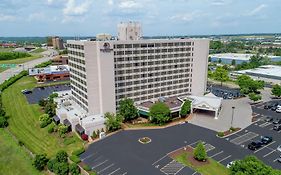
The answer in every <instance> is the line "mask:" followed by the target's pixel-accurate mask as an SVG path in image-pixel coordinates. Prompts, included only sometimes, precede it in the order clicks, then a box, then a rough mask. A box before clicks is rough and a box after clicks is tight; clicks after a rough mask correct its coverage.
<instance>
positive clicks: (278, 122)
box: [272, 118, 281, 124]
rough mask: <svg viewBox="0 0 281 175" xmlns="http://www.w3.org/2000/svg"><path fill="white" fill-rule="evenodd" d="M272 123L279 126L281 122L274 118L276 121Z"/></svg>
mask: <svg viewBox="0 0 281 175" xmlns="http://www.w3.org/2000/svg"><path fill="white" fill-rule="evenodd" d="M272 123H273V124H281V120H280V119H278V118H276V119H274V120H273V122H272Z"/></svg>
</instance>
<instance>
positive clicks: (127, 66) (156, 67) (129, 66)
mask: <svg viewBox="0 0 281 175" xmlns="http://www.w3.org/2000/svg"><path fill="white" fill-rule="evenodd" d="M172 61H173V60H171V62H169V61H168V64H167V65H164V66H155V67H144V66H154V65H155V63H154V62H153V61H152V62H142V63H141V64H139V63H134V65H133V64H132V63H128V64H117V65H116V64H115V65H114V67H115V69H123V68H130V69H131V70H132V72H134V73H138V72H146V71H154V70H157V71H158V70H169V69H173V68H175V69H177V68H184V67H186V68H189V67H191V66H192V64H189V63H185V64H183V63H181V64H174V65H170V64H172V63H173V62H172ZM137 67H142V68H137ZM132 68H135V69H132Z"/></svg>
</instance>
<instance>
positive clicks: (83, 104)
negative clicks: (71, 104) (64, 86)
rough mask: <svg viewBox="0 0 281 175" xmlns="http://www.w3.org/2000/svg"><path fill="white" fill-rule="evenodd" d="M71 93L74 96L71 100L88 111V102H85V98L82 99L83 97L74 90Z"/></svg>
mask: <svg viewBox="0 0 281 175" xmlns="http://www.w3.org/2000/svg"><path fill="white" fill-rule="evenodd" d="M72 95H73V96H74V97H75V98H73V100H74V101H75V102H76V103H77V104H78V105H79V106H80V107H82V108H83V109H84V110H85V111H87V112H88V108H87V106H88V102H87V101H86V100H84V99H83V98H81V97H80V96H79V95H78V94H77V93H76V92H74V91H72ZM77 99H79V100H80V101H82V103H81V102H80V101H79V100H77Z"/></svg>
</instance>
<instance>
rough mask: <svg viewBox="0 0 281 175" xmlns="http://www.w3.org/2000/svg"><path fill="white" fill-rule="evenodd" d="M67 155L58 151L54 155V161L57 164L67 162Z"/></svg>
mask: <svg viewBox="0 0 281 175" xmlns="http://www.w3.org/2000/svg"><path fill="white" fill-rule="evenodd" d="M67 157H68V155H67V153H66V152H65V151H63V150H62V151H59V152H58V153H57V154H56V159H57V161H58V162H67Z"/></svg>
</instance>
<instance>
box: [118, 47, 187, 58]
mask: <svg viewBox="0 0 281 175" xmlns="http://www.w3.org/2000/svg"><path fill="white" fill-rule="evenodd" d="M186 49H187V50H188V51H190V48H186ZM192 51H193V48H192ZM172 52H175V51H174V49H162V50H160V49H159V50H134V51H131V50H128V51H114V55H138V54H155V53H156V54H157V53H158V54H161V53H172ZM176 53H177V52H176ZM188 53H189V54H190V52H184V53H177V54H178V55H179V54H182V55H185V54H188ZM175 57H176V56H175Z"/></svg>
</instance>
